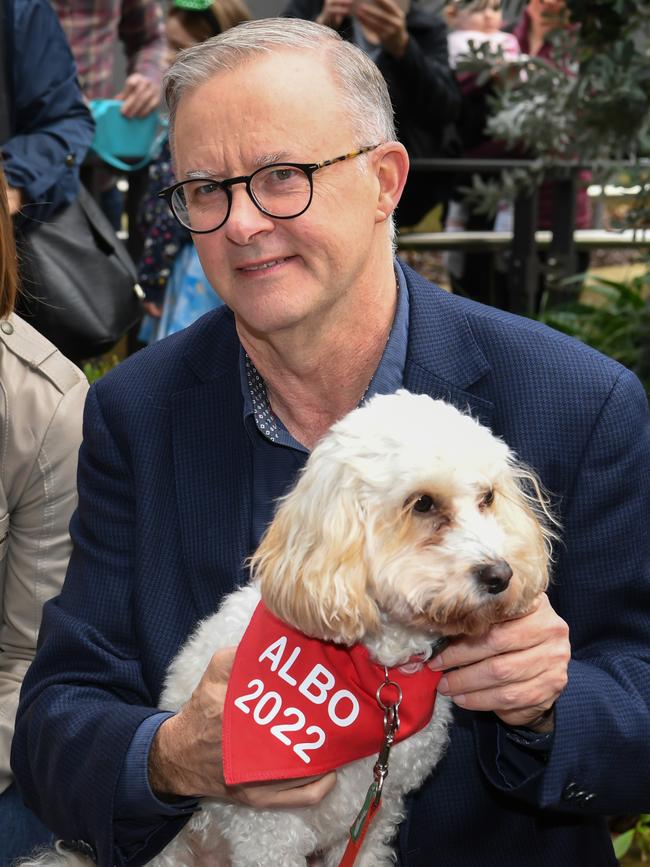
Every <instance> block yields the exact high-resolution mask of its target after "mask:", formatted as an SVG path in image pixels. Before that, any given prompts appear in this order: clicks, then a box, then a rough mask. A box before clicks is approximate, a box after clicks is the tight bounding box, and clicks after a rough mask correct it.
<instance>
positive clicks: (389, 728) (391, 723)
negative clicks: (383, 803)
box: [373, 666, 402, 807]
mask: <svg viewBox="0 0 650 867" xmlns="http://www.w3.org/2000/svg"><path fill="white" fill-rule="evenodd" d="M387 687H388V688H390V689H392V690H394V691H395V699H394V700H393V701H388V702H386V701H384V699H383V698H382V692H383V691H384V690H385V689H386V688H387ZM401 703H402V688H401V686H400V685H399V683H396V682H395V681H394V680H390V679H389V677H388V669H387V668H386V666H384V680H383V682H382V683H380V684H379V686H378V687H377V704H378V705H379V707H380V708H381V709H382V710H383V711H384V740H383V743H382V745H381V749H380V751H379V755H378V756H377V761H376V762H375V766H374V768H373V775H374V778H375V783H376V784H377V788H376V790H375V796H374V799H373V803H374V806H375V807H377V806H378V805H379V801H380V800H381V792H382V789H383V787H384V780H385V779H386V777H387V776H388V760H389V758H390V750H391V747H392V746H393V742H394V740H395V734H396V732H397V730H398V729H399V706H400V704H401Z"/></svg>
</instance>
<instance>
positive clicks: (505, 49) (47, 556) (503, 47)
mask: <svg viewBox="0 0 650 867" xmlns="http://www.w3.org/2000/svg"><path fill="white" fill-rule="evenodd" d="M282 14H283V16H285V17H291V18H303V19H309V20H312V21H316V22H318V23H320V24H322V25H324V26H326V27H330V28H333V29H335V30H337V31H338V32H339V33H340V34H341V36H342V37H343V38H344V39H346V40H349V41H351V42H353V43H355V44H356V45H357V46H358V47H359V48H361V50H362V51H364V52H365V53H366V54H367V55H368V56H369V57H370V58H372V60H374V62H375V63H376V64H377V66H378V67H379V69H380V70H381V72H382V74H383V76H384V78H385V80H386V82H387V84H388V88H389V93H390V97H391V99H392V102H393V108H394V113H395V119H396V124H397V130H398V135H399V138H400V140H401V141H402V142H403V144H404V145H405V146H406V148H407V150H408V153H409V156H410V157H411V159H414V160H421V159H435V158H439V157H459V156H468V157H471V156H492V157H499V156H507V155H517V156H523V155H525V153H524V152H523V151H522V150H521V149H515V150H514V151H513V150H512V148H510V149H508V148H507V147H506V145H505V144H504V143H503V142H499V141H494V140H491V139H490V138H489V137H488V136H487V135H486V133H485V125H486V119H487V116H488V113H489V110H490V94H491V92H492V90H493V88H495V87H498V86H499V84H498V79H497V78H496V77H495V78H494V79H492V80H490V81H489V82H488V83H487V84H484V83H479V80H478V78H477V76H476V75H475V74H473V73H471V72H467V71H463V70H462V66H463V64H462V60H463V58H464V57H467V56H468V55H470V54H471V52H472V47H478V46H481V45H486V44H487V45H488V46H489V49H490V51H492V52H495V53H497V54H498V56H499V62H500V63H501V64H508V63H511V62H513V61H514V62H516V61H517V60H521V58H522V57H523V58H525V57H527V56H532V55H535V56H540V57H545V58H547V59H548V60H549V61H550V62H553V48H552V44H551V42H550V41H549V39H548V34H549V33H550V32H552V31H553V30H555V29H557V28H560V27H565V26H567V20H566V10H565V6H564V2H563V0H530V2H529V3H528V4H527V5H526V7H525V9H524V10H523V12H522V13H521V15H520V17H519V18H518V20H516V21H509V22H504V20H503V15H502V11H501V8H500V0H469V2H466V0H449V2H447V3H446V4H445V5H444V7H442V8H440V9H439V10H438V11H435V10H434V8H433V7H432V6H431V4H424V3H420V2H418V0H288V2H287V5H286V8H285V9H284V11H283V13H282ZM251 17H252V16H251V12H250V10H249V9H248V8H247V6H246V3H245V2H244V0H172V2H170V3H169V4H165V5H164V6H163V4H161V3H159V2H157V0H51V2H50V0H4V2H3V4H2V14H1V15H0V22H1V24H2V29H1V31H0V40H1V41H2V43H3V50H2V51H0V56H1V57H2V58H3V64H2V68H1V69H0V98H1V103H0V142H1V152H2V169H3V171H4V178H6V183H5V181H4V180H3V181H2V183H0V193H1V196H0V201H1V204H2V207H1V209H0V216H1V217H2V221H3V225H2V242H1V244H0V253H1V256H2V262H1V263H0V269H1V271H2V296H1V299H0V300H1V304H0V381H1V385H2V388H3V390H4V392H5V393H6V394H7V395H8V397H7V400H8V401H9V402H11V401H14V402H15V404H16V405H17V406H20V407H21V408H22V410H23V411H24V414H25V417H24V418H23V417H22V416H21V415H20V414H19V413H18V414H15V415H13V414H12V416H11V418H12V425H13V427H12V428H10V430H9V435H8V446H7V445H5V446H4V448H5V453H7V454H9V455H10V457H11V461H10V470H9V471H7V472H5V470H4V469H3V476H2V479H1V489H0V500H2V498H4V500H5V501H6V502H4V506H5V509H4V511H2V515H5V514H6V515H7V520H9V518H8V516H9V515H10V514H11V515H12V521H13V522H14V523H15V526H16V527H18V528H19V530H20V532H17V533H15V534H14V537H13V540H15V541H13V540H12V549H11V551H10V552H9V553H8V554H7V556H6V557H5V559H4V560H3V561H2V570H3V571H2V572H1V573H0V575H1V576H2V579H3V581H4V585H3V587H2V596H3V597H4V603H3V605H4V607H3V608H0V612H1V613H2V621H1V624H0V790H1V791H0V829H2V830H1V832H0V865H4V864H9V863H10V861H11V859H13V858H15V857H17V856H19V855H21V854H24V853H25V852H27V851H28V850H29V849H30V848H31V847H32V846H33V845H34V844H36V843H41V842H47V841H48V839H49V832H47V831H46V829H45V828H44V827H43V826H42V825H41V824H40V822H39V821H38V820H37V819H36V818H35V817H34V816H32V815H31V814H30V813H29V811H28V810H27V809H26V808H25V807H24V806H23V805H22V802H21V800H20V798H19V797H18V795H17V794H16V792H15V787H14V785H13V783H12V775H11V771H10V767H9V745H10V741H11V735H12V724H13V717H14V715H15V710H16V706H17V702H18V693H19V689H20V683H21V679H22V675H23V674H24V671H25V670H26V668H27V666H28V664H29V661H30V659H31V658H32V656H33V654H34V652H35V648H36V638H37V632H38V622H39V612H40V606H42V604H43V603H44V602H45V601H46V599H47V598H49V597H50V596H52V595H53V594H55V593H57V592H58V590H59V588H60V585H61V583H62V581H63V577H64V574H65V566H66V562H67V556H68V555H69V550H70V542H69V538H68V536H67V523H68V520H69V517H70V514H71V512H72V510H73V508H74V505H75V498H76V494H75V487H74V484H75V483H74V479H75V462H76V458H73V454H74V450H73V449H71V446H72V445H75V444H77V443H78V442H79V440H80V436H81V411H82V405H83V399H84V396H85V391H86V384H85V380H84V378H83V376H82V375H81V374H80V372H79V370H78V368H77V367H76V366H75V365H74V364H72V363H70V362H69V361H67V360H66V359H65V358H64V357H63V356H62V355H60V354H59V353H58V352H56V350H55V349H54V347H53V346H51V344H50V343H48V342H47V341H46V340H45V338H44V337H43V336H42V335H40V334H39V333H38V332H37V331H35V330H34V329H32V328H31V327H30V325H29V323H25V322H24V321H23V320H22V319H21V318H20V317H19V316H17V315H16V313H15V312H13V308H14V305H15V304H16V303H17V298H19V297H20V292H21V288H20V283H21V277H22V276H23V273H22V272H23V271H24V266H25V263H24V261H22V260H21V258H20V256H19V258H18V260H17V259H16V253H15V249H14V247H13V234H14V233H15V235H16V236H17V239H18V242H19V249H21V248H20V244H21V239H29V236H30V233H31V232H34V231H36V228H37V227H38V226H39V225H41V224H42V223H43V222H47V221H48V220H51V219H54V218H56V217H57V216H58V215H59V214H61V213H62V211H64V210H65V209H66V208H67V207H68V206H70V204H71V203H72V202H74V201H75V199H76V197H77V196H78V193H79V189H80V184H83V185H85V187H86V188H87V189H88V190H90V192H91V193H92V195H93V196H94V197H95V199H96V201H97V202H98V204H99V205H100V206H101V209H102V211H103V212H104V214H105V216H106V218H107V220H108V221H109V223H110V225H111V226H112V228H113V231H115V232H116V233H118V235H119V236H120V237H123V236H125V237H126V240H127V247H128V252H129V254H130V256H131V257H132V259H133V261H134V263H135V265H136V267H137V275H138V283H139V285H140V286H141V288H142V290H143V292H144V303H143V318H142V322H141V323H140V324H139V325H138V327H137V328H135V329H134V330H132V332H131V333H130V334H129V345H128V351H131V350H132V349H135V348H137V347H138V346H141V345H142V344H144V343H148V342H151V341H154V340H158V339H160V338H161V337H164V336H166V335H168V334H171V333H173V332H174V331H177V330H179V329H181V328H184V327H185V326H186V325H189V324H190V322H192V321H193V320H194V319H195V318H196V317H197V316H199V315H201V314H202V313H204V312H206V311H207V310H210V309H212V308H214V307H216V306H218V305H220V304H221V303H222V302H221V299H220V298H219V294H218V293H219V286H218V285H214V286H212V285H210V283H209V281H208V280H207V278H206V277H205V274H204V273H203V270H202V268H201V263H200V262H199V260H198V257H197V255H196V251H195V248H194V245H193V243H192V237H191V234H190V232H189V231H188V230H187V229H185V228H184V227H183V226H182V225H180V224H179V222H178V221H176V220H175V219H174V218H173V216H172V214H171V212H170V210H169V208H168V205H167V202H166V201H165V200H164V199H162V198H160V197H159V196H158V193H159V191H160V190H161V189H163V188H168V187H170V186H172V185H173V183H174V174H173V162H172V153H171V148H170V143H169V141H168V140H166V139H165V136H164V109H163V108H162V107H161V105H160V89H161V79H162V75H163V73H164V70H165V68H166V66H167V65H168V64H169V63H170V62H171V60H172V59H173V58H174V57H175V56H176V54H177V52H179V51H181V50H183V49H186V48H188V47H190V46H193V45H197V44H198V43H200V42H203V41H205V40H207V39H209V38H211V37H212V36H214V35H217V34H218V33H220V32H222V31H224V30H226V29H228V28H231V27H235V26H237V25H238V24H239V23H241V22H243V21H246V20H247V19H249V18H251ZM120 54H123V55H124V58H125V62H126V71H125V74H124V78H123V81H121V83H120V84H119V85H118V86H116V84H115V80H116V73H115V69H114V66H115V60H116V57H118V56H119V55H120ZM459 65H460V68H459ZM107 100H108V101H117V103H118V111H119V114H120V115H121V117H122V118H123V119H126V120H128V121H129V122H130V123H131V124H132V130H133V137H134V139H135V137H136V131H138V130H140V128H141V122H143V121H145V120H146V119H147V118H150V117H151V116H152V115H153V116H155V117H156V120H157V123H156V124H155V125H154V126H153V127H152V129H154V131H155V133H156V135H155V136H153V134H152V137H153V138H155V142H154V144H155V146H152V149H151V150H150V152H148V153H147V152H145V153H144V155H142V154H141V155H128V154H127V151H128V150H129V147H128V145H129V144H130V142H128V141H124V142H123V152H121V153H116V154H115V155H114V156H115V164H111V163H110V162H108V161H107V159H105V158H104V156H105V154H103V153H102V154H100V153H99V147H98V146H96V142H97V140H98V139H97V136H98V134H99V122H100V121H99V119H98V118H99V115H98V114H97V112H96V106H97V105H98V104H101V103H102V102H105V101H107ZM94 116H95V117H96V118H97V121H95V120H94ZM96 122H97V132H96V130H95V123H96ZM161 128H162V129H163V135H162V136H160V134H159V133H160V129H161ZM128 138H130V136H128ZM367 144H368V145H371V144H373V143H372V142H368V143H367ZM117 150H121V148H120V146H119V144H118V147H117ZM315 156H318V155H315ZM322 156H323V157H324V156H325V154H323V155H322ZM124 160H125V161H126V163H125V165H124V167H123V168H116V164H117V165H121V164H122V161H124ZM125 181H126V183H125ZM457 186H458V177H456V176H455V175H453V173H441V172H423V171H417V172H413V173H412V174H411V175H410V177H409V180H408V182H407V185H406V188H405V191H404V195H403V197H402V200H401V202H400V205H399V207H398V210H397V215H396V216H397V225H398V228H400V229H404V228H407V227H413V226H416V225H417V224H419V223H420V222H421V221H422V220H424V219H426V217H427V215H429V214H431V213H432V212H434V211H436V213H437V214H438V215H439V220H440V222H441V225H442V226H444V227H445V229H446V230H447V231H462V230H464V229H474V228H481V229H484V230H490V229H492V228H494V227H495V222H494V218H486V217H484V216H479V215H476V214H472V213H471V212H470V211H468V209H467V207H466V206H465V205H464V203H463V201H462V198H461V197H460V196H459V194H458V191H457ZM552 211H553V188H552V185H551V184H546V185H545V186H544V187H543V189H542V192H541V195H540V212H539V221H538V225H539V226H540V227H544V228H546V227H548V226H549V225H550V220H551V216H552ZM509 216H510V212H509V205H508V203H503V207H502V208H500V211H499V214H498V215H497V217H496V219H497V220H498V221H501V222H499V223H497V225H496V227H497V228H499V227H503V226H504V225H506V224H507V222H508V219H509ZM588 224H589V212H588V207H587V199H586V194H585V193H584V192H581V193H580V194H579V202H578V208H577V225H578V226H579V227H584V226H587V225H588ZM449 268H450V279H451V282H452V286H453V289H454V290H455V291H458V292H462V293H463V294H466V295H468V296H470V297H474V298H477V299H479V300H484V299H485V292H486V288H485V282H484V277H483V275H484V273H485V262H484V260H483V259H482V258H481V257H480V256H477V255H471V256H470V255H467V256H462V257H456V258H455V259H450V261H449ZM82 279H83V275H82ZM23 289H24V291H25V292H28V293H29V294H30V295H31V296H32V297H38V296H39V292H42V294H43V295H45V296H47V286H41V287H38V286H34V285H32V284H30V285H29V286H26V287H23ZM92 289H93V287H92V286H91V285H89V286H88V291H89V292H92ZM49 337H50V338H51V340H53V342H54V343H55V344H56V343H57V340H56V334H50V335H49ZM35 359H36V361H35ZM74 360H75V361H80V360H81V359H79V358H75V359H74ZM18 395H20V400H18ZM8 415H9V413H8V412H7V416H8ZM26 429H30V431H31V432H32V433H31V434H30V437H31V441H32V442H33V449H32V451H29V450H28V451H29V453H27V454H25V446H24V443H25V441H26V435H25V430H26ZM44 449H47V451H48V456H49V461H50V463H52V462H53V463H54V465H55V466H56V467H57V470H56V474H55V481H56V484H55V488H54V490H53V489H52V487H51V486H50V484H49V481H50V477H47V476H46V474H45V472H44V471H41V470H40V469H39V467H40V466H41V464H39V460H38V455H39V454H42V453H43V450H44ZM3 467H4V464H3ZM45 513H46V514H47V515H52V514H53V515H55V518H54V519H53V520H51V519H49V518H48V520H47V521H46V520H44V518H43V515H44V514H45ZM0 518H1V516H0ZM2 520H5V519H4V518H2ZM4 530H5V526H4V524H0V546H3V545H5V544H6V534H4ZM0 553H1V554H2V555H3V556H4V550H2V549H1V548H0ZM44 576H46V577H44ZM6 829H7V830H6Z"/></svg>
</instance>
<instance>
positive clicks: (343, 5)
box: [316, 0, 355, 30]
mask: <svg viewBox="0 0 650 867" xmlns="http://www.w3.org/2000/svg"><path fill="white" fill-rule="evenodd" d="M354 3H355V0H325V2H324V3H323V8H322V9H321V13H320V15H318V16H317V18H316V22H317V23H318V24H324V25H325V27H331V28H332V29H334V30H336V29H337V28H338V27H340V26H341V22H342V21H343V19H344V18H347V17H348V15H350V14H351V13H352V7H353V6H354Z"/></svg>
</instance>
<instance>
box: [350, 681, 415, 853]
mask: <svg viewBox="0 0 650 867" xmlns="http://www.w3.org/2000/svg"><path fill="white" fill-rule="evenodd" d="M384 672H385V678H384V681H383V682H382V683H380V684H379V686H378V687H377V704H378V705H379V706H380V707H381V708H382V710H383V711H384V742H383V743H382V746H381V750H380V751H379V755H378V756H377V761H376V762H375V767H374V768H373V775H374V780H373V781H372V783H371V785H370V788H369V789H368V794H367V795H366V800H365V801H364V802H363V806H362V807H361V810H359V814H358V816H357V818H356V819H355V820H354V822H353V823H352V827H351V828H350V837H349V839H348V844H347V846H346V847H345V852H344V853H343V858H342V859H341V861H340V863H339V867H353V864H354V862H355V861H356V860H357V855H358V854H359V850H360V849H361V846H362V845H363V841H364V839H365V836H366V833H367V831H368V828H369V827H370V823H371V822H372V820H373V819H374V817H375V814H376V813H377V810H379V807H380V806H381V793H382V790H383V787H384V780H385V779H386V777H387V776H388V759H389V756H390V749H391V747H392V746H393V741H394V740H395V734H396V732H397V729H398V728H399V706H400V704H401V702H402V690H401V687H400V685H399V684H398V683H395V681H394V680H389V679H388V669H387V668H384ZM385 687H392V688H394V689H395V690H396V692H397V695H396V698H395V700H394V701H392V702H389V703H388V704H384V702H383V701H382V697H381V694H382V690H383V689H384V688H385Z"/></svg>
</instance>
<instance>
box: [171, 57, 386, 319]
mask: <svg viewBox="0 0 650 867" xmlns="http://www.w3.org/2000/svg"><path fill="white" fill-rule="evenodd" d="M340 102H341V96H340V93H339V92H338V90H337V89H336V87H335V85H334V83H333V82H332V80H331V78H330V74H329V72H328V71H327V69H326V67H325V64H324V62H323V59H322V57H317V58H315V59H312V57H311V56H309V55H307V54H306V53H305V52H296V51H282V52H277V53H276V54H274V55H273V56H271V57H268V58H262V59H259V60H258V59H255V60H253V61H251V62H249V63H246V64H245V65H243V66H242V67H240V68H239V69H237V70H235V71H232V72H227V73H222V74H219V75H217V76H216V77H215V78H213V79H211V80H210V81H208V82H205V83H204V84H202V85H201V86H200V87H198V88H197V89H196V90H194V91H192V92H190V93H188V94H187V95H186V96H184V97H183V99H182V100H181V103H180V105H179V107H178V113H177V118H176V137H175V165H176V175H177V177H178V179H179V180H181V179H184V178H185V177H187V175H188V173H195V172H202V173H206V174H208V175H212V176H214V177H215V178H216V179H218V180H224V179H227V178H231V177H236V176H239V175H250V174H251V173H252V172H253V171H255V169H257V168H259V167H260V166H262V165H267V164H269V163H274V162H300V163H309V162H320V161H322V160H325V159H331V158H333V157H337V156H339V155H341V154H345V153H349V152H350V151H352V150H354V149H355V146H356V144H357V142H356V141H355V138H354V136H353V133H352V129H351V127H350V124H349V122H348V121H347V120H346V118H345V115H344V113H343V112H342V111H341V109H340V107H339V106H340ZM363 144H367V145H373V144H377V142H363ZM372 156H373V155H372V154H370V158H371V159H372ZM362 159H364V157H360V158H356V159H354V160H348V161H346V162H341V163H338V164H335V165H333V166H327V167H325V168H323V169H320V170H319V171H317V172H316V173H315V174H314V176H313V183H314V195H313V200H312V203H311V205H310V207H309V209H308V210H307V211H306V212H305V213H304V214H302V215H301V216H299V217H296V218H294V219H289V220H280V219H273V218H272V217H268V216H266V215H264V214H263V213H261V212H260V211H259V210H258V209H257V208H256V206H255V205H254V204H253V202H252V201H251V199H250V198H249V196H248V194H247V192H246V189H245V186H244V185H243V184H241V185H236V186H234V187H233V188H232V195H233V200H232V208H231V211H230V216H229V218H228V221H227V222H226V224H225V225H224V226H222V227H221V228H220V229H218V230H217V231H216V232H212V233H211V234H207V235H194V241H195V244H196V247H197V250H198V252H199V256H200V258H201V262H202V264H203V267H204V269H205V272H206V275H207V277H208V279H209V280H210V282H211V283H212V284H213V286H214V287H215V289H216V290H217V291H218V293H219V294H220V295H221V297H222V298H223V299H224V301H225V302H226V304H228V306H229V307H230V308H231V309H232V310H233V311H234V312H235V314H236V317H237V321H238V327H239V329H240V334H241V333H242V329H244V331H246V332H247V333H248V334H249V335H258V336H263V335H268V334H274V333H277V332H279V331H283V330H287V329H292V328H296V327H298V328H302V329H303V332H304V331H305V327H306V331H307V333H308V332H309V331H310V327H311V328H313V327H317V326H319V323H320V325H322V323H323V322H327V321H332V322H333V321H335V319H336V316H339V315H340V314H341V313H342V312H343V310H344V309H345V306H346V301H347V300H349V299H350V297H351V293H355V292H358V291H360V287H363V286H364V285H368V279H369V272H370V271H371V266H372V261H373V256H372V255H371V251H372V248H373V244H376V243H377V242H376V238H377V223H378V222H381V220H379V219H378V218H377V196H378V180H377V176H376V172H374V171H372V170H371V168H370V167H369V168H368V171H361V169H362V166H361V165H360V164H359V160H362Z"/></svg>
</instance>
